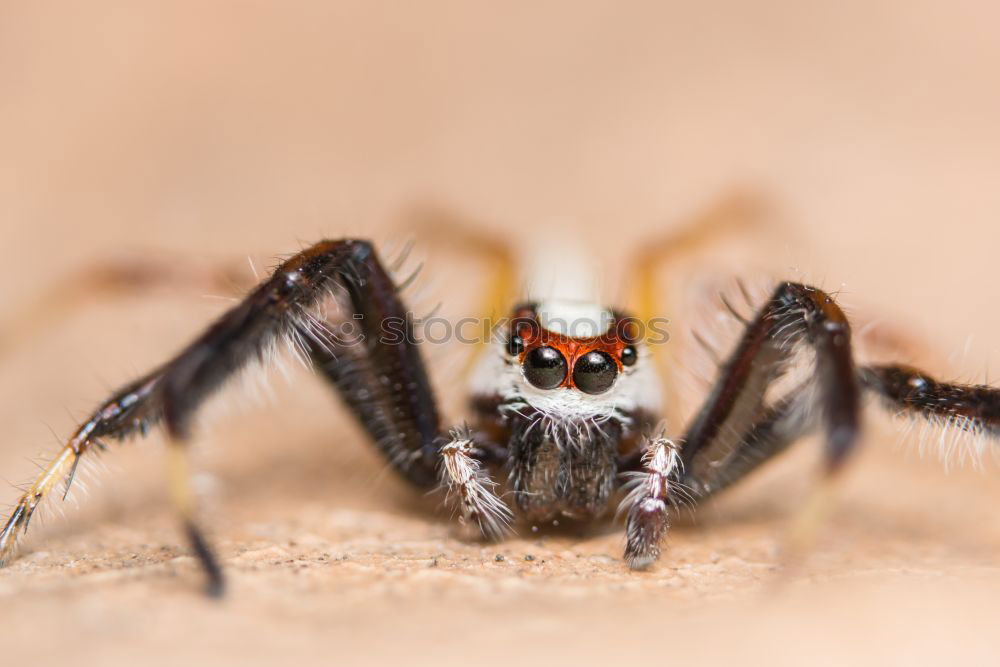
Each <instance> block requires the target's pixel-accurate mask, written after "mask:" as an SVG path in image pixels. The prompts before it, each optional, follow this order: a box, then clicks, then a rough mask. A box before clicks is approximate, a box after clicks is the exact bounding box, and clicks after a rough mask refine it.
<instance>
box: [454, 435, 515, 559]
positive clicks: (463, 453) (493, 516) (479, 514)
mask: <svg viewBox="0 0 1000 667" xmlns="http://www.w3.org/2000/svg"><path fill="white" fill-rule="evenodd" d="M486 460H487V452H486V451H485V450H483V449H482V448H480V447H477V445H476V443H475V441H474V440H473V437H472V434H471V433H470V432H469V431H468V430H467V429H454V430H453V431H452V432H451V441H450V442H448V443H447V444H445V445H444V446H443V447H441V482H442V484H443V485H444V487H445V490H446V491H447V493H448V497H449V498H452V497H454V498H455V502H456V504H457V505H458V510H459V512H460V513H461V520H462V522H463V523H467V524H475V525H476V526H477V527H478V529H479V532H480V533H481V534H482V535H483V537H485V538H486V539H488V540H498V539H500V538H502V537H503V536H504V535H506V534H507V532H508V531H509V530H510V523H511V521H512V520H513V518H514V515H513V513H512V512H511V511H510V508H509V507H507V505H506V503H504V502H503V501H502V500H500V498H499V497H498V496H497V494H496V492H495V489H496V487H497V483H496V482H495V481H494V480H493V479H492V478H491V477H490V475H489V472H488V471H487V470H486V469H484V467H483V463H484V462H486Z"/></svg>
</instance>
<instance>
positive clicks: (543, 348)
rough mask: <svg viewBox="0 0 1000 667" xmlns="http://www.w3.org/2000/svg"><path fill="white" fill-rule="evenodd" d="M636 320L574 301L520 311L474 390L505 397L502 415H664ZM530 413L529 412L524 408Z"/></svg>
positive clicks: (656, 379) (537, 304) (477, 377)
mask: <svg viewBox="0 0 1000 667" xmlns="http://www.w3.org/2000/svg"><path fill="white" fill-rule="evenodd" d="M642 329H643V328H642V326H641V325H640V324H639V322H638V321H636V320H635V319H634V318H631V317H629V316H627V315H625V314H623V313H620V312H618V311H615V310H613V309H610V308H605V307H603V306H599V305H595V304H591V303H585V302H580V301H569V300H548V301H538V302H532V303H524V304H521V305H519V306H517V307H516V308H514V310H513V312H512V313H511V316H510V319H509V320H508V321H507V322H506V323H505V324H504V327H503V329H501V330H500V331H499V334H500V335H498V336H497V343H496V345H497V347H496V348H495V350H494V352H493V353H492V354H486V355H483V357H482V359H481V361H480V363H479V366H478V368H477V370H476V372H475V373H474V374H473V376H472V387H471V389H472V393H473V395H474V396H477V397H484V398H489V399H491V400H492V399H499V405H500V410H501V412H513V413H521V412H522V410H523V409H524V408H532V409H533V410H534V411H536V412H538V413H541V414H542V415H544V416H545V417H546V418H547V419H550V420H557V421H560V422H565V421H567V420H568V421H577V420H584V421H595V422H600V421H602V420H604V419H608V418H620V419H623V420H628V419H629V418H630V415H631V414H632V413H633V412H634V411H636V410H641V411H645V412H649V413H651V414H657V413H659V411H660V410H661V409H662V406H661V405H660V398H661V395H660V394H661V393H660V383H659V377H658V375H657V373H656V370H655V367H654V364H653V363H652V362H651V359H650V358H649V353H648V350H647V349H646V347H645V345H644V343H643V341H642V340H641V339H642ZM524 414H527V413H524Z"/></svg>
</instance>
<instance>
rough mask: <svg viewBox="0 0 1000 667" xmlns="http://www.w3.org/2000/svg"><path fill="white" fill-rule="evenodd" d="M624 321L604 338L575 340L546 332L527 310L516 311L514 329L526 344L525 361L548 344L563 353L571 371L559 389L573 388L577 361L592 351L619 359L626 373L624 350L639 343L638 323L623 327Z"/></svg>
mask: <svg viewBox="0 0 1000 667" xmlns="http://www.w3.org/2000/svg"><path fill="white" fill-rule="evenodd" d="M620 322H622V321H621V320H616V321H615V322H614V324H613V325H612V327H611V328H610V329H609V330H608V331H607V333H604V334H602V335H600V336H595V337H591V338H573V337H571V336H565V335H563V334H559V333H556V332H554V331H549V330H548V329H543V328H542V327H541V326H540V325H539V324H538V320H537V319H536V316H535V312H534V310H532V309H531V308H528V307H523V308H519V309H517V310H516V311H515V312H514V325H513V329H514V333H515V335H517V336H518V337H519V338H520V339H521V340H522V341H524V350H523V351H522V353H521V357H520V358H521V359H522V360H523V359H524V356H525V355H526V354H528V353H529V352H531V351H532V350H534V349H535V348H537V347H542V346H544V345H548V346H549V347H554V348H555V349H557V350H559V352H560V353H561V354H562V355H563V357H564V358H565V359H566V365H567V368H568V369H569V372H567V373H566V379H564V380H563V383H562V384H561V385H559V386H560V387H571V388H575V387H574V385H573V367H574V366H575V364H576V360H577V359H579V358H580V357H582V356H583V355H585V354H587V353H589V352H593V351H595V350H597V351H599V352H604V353H606V354H607V355H608V356H609V357H611V358H612V359H614V360H615V364H617V366H618V372H619V373H620V372H621V371H622V368H623V364H622V350H624V349H625V348H626V347H628V346H629V345H632V344H633V343H634V342H635V338H636V335H637V334H636V332H635V325H634V324H631V323H629V322H624V323H623V326H619V323H620Z"/></svg>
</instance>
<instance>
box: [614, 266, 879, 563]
mask: <svg viewBox="0 0 1000 667" xmlns="http://www.w3.org/2000/svg"><path fill="white" fill-rule="evenodd" d="M799 344H805V345H807V346H809V347H810V348H812V350H813V351H814V353H815V372H814V374H813V377H812V378H811V379H810V381H809V383H808V384H809V386H808V387H800V388H798V389H797V390H795V391H794V392H793V393H792V395H790V396H787V397H783V398H781V399H779V400H777V401H775V403H774V404H773V405H768V404H767V402H766V400H765V398H766V394H767V390H768V389H769V388H770V387H771V385H772V384H773V383H774V382H775V380H777V379H778V378H779V377H780V376H781V375H782V374H783V373H784V372H785V371H786V370H787V369H788V367H789V364H790V362H791V360H792V358H793V356H794V354H795V349H796V348H797V346H798V345H799ZM813 392H814V393H813ZM813 397H815V398H813ZM812 402H815V405H812V404H810V403H812ZM814 407H815V408H816V410H813V409H812V408H814ZM860 409H861V390H860V386H859V382H858V378H857V372H856V370H855V365H854V360H853V358H852V354H851V330H850V325H849V324H848V321H847V317H846V316H845V315H844V313H843V311H842V310H841V309H840V307H839V306H837V304H836V303H835V302H834V300H833V298H832V297H831V296H829V295H828V294H826V293H825V292H823V291H821V290H819V289H816V288H814V287H809V286H807V285H802V284H798V283H790V282H786V283H782V284H781V285H780V286H779V287H778V288H777V289H776V290H775V292H774V293H773V294H772V296H771V298H770V299H769V301H768V302H767V303H766V304H765V305H764V306H763V308H761V310H760V311H759V312H758V314H757V316H756V317H755V318H754V319H753V320H752V321H749V322H747V324H746V330H745V332H744V334H743V337H742V339H741V340H740V342H739V344H738V345H737V347H736V349H735V351H734V352H733V353H732V355H731V356H730V357H729V359H728V360H727V361H726V362H725V363H724V364H723V365H722V367H721V368H720V372H719V378H718V380H717V382H716V384H715V386H714V388H713V390H712V392H711V394H710V395H709V397H708V400H707V401H706V403H705V405H704V406H703V407H702V409H701V410H700V411H699V413H698V414H697V416H696V417H695V419H694V421H693V423H692V424H691V425H690V427H689V428H688V430H687V433H686V435H685V436H684V439H683V441H682V446H681V451H680V456H679V458H680V463H679V465H676V466H673V467H672V468H671V470H670V472H669V475H668V476H667V481H666V482H665V485H673V486H676V487H679V488H683V489H685V490H686V491H688V492H689V493H690V494H691V495H692V499H693V500H699V499H701V498H703V497H705V496H707V495H709V494H711V493H713V492H714V491H717V490H718V489H720V488H722V487H723V486H725V485H728V484H729V483H732V482H733V481H735V479H737V478H738V477H740V476H742V475H743V474H746V473H747V472H749V471H750V470H752V469H753V468H755V467H756V465H757V464H758V463H760V462H761V461H762V460H764V459H766V458H769V457H770V456H772V455H774V454H775V453H777V452H779V451H781V450H782V449H784V448H785V447H786V446H787V445H788V444H789V443H791V442H792V441H794V440H795V439H797V438H798V437H800V436H801V435H802V434H804V433H805V432H806V431H807V430H808V428H809V427H810V426H811V425H812V424H813V422H814V420H815V418H816V417H819V418H820V419H821V420H822V423H823V424H824V426H825V431H826V450H825V460H826V466H825V472H826V475H827V477H828V478H829V477H830V476H832V475H833V474H834V473H835V472H836V471H838V470H840V469H841V467H842V465H843V463H844V461H845V460H846V459H847V457H848V455H849V454H850V453H851V451H852V450H853V449H854V446H855V444H856V442H857V439H858V435H859V430H860ZM816 413H818V414H816ZM713 457H716V458H717V459H721V463H720V462H719V460H714V459H713ZM647 460H650V461H654V460H655V455H653V454H647ZM654 473H655V471H654V470H652V469H651V468H649V467H648V466H647V474H648V475H649V477H648V479H650V480H652V479H654ZM666 521H667V510H666V505H665V504H663V505H654V504H652V503H648V508H647V509H643V508H642V507H640V506H639V503H634V504H633V506H632V508H630V511H629V518H628V526H627V536H628V541H627V546H626V559H627V560H628V561H629V563H630V565H631V566H632V567H634V568H642V567H646V566H648V565H649V564H651V563H652V562H654V561H655V559H656V557H657V556H658V554H659V542H660V539H661V538H662V536H663V534H664V533H665V532H666Z"/></svg>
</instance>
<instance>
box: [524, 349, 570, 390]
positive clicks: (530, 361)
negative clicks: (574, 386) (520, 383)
mask: <svg viewBox="0 0 1000 667" xmlns="http://www.w3.org/2000/svg"><path fill="white" fill-rule="evenodd" d="M522 368H523V370H524V377H525V378H526V379H527V380H528V382H530V383H531V384H532V385H534V386H536V387H538V388H539V389H555V388H556V387H558V386H559V385H561V384H562V382H563V380H564V379H566V359H564V358H563V356H562V354H560V353H559V350H557V349H555V348H554V347H549V346H547V345H546V346H544V347H536V348H535V349H534V350H532V351H531V352H529V353H528V356H527V357H525V358H524V364H523V366H522Z"/></svg>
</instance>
